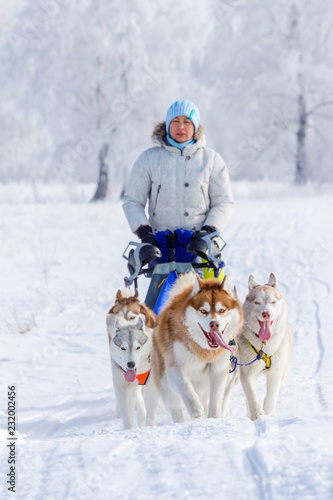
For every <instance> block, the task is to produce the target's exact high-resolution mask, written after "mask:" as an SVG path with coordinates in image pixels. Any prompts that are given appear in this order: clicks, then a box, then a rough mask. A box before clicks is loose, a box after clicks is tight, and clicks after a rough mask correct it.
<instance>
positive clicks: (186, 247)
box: [123, 229, 226, 315]
mask: <svg viewBox="0 0 333 500" xmlns="http://www.w3.org/2000/svg"><path fill="white" fill-rule="evenodd" d="M192 235H193V231H185V230H183V229H179V230H177V231H175V232H171V231H159V232H158V233H156V235H155V237H156V239H157V241H158V243H159V246H158V247H157V246H154V245H151V244H150V243H138V242H135V241H130V242H129V243H128V245H127V247H126V248H125V250H124V252H123V258H124V259H126V260H127V267H128V270H129V272H130V275H129V276H128V277H126V278H125V286H127V287H130V286H131V285H133V286H134V290H135V289H137V288H138V277H139V276H140V275H144V276H145V277H146V278H150V285H149V288H148V291H147V294H146V298H145V300H144V302H145V304H146V305H147V306H148V307H149V308H150V309H152V310H153V311H154V312H155V314H156V315H158V314H159V312H160V311H161V310H162V309H163V307H164V304H165V302H166V301H167V299H168V295H169V291H170V290H171V288H172V286H173V285H174V283H175V282H176V280H177V278H178V276H179V275H181V274H184V273H189V272H193V273H199V274H200V273H201V274H203V276H202V277H203V279H205V278H210V277H216V278H218V279H220V280H222V279H223V267H224V266H225V264H224V262H223V260H222V255H221V252H222V250H223V249H224V248H225V246H226V242H225V241H224V240H223V239H222V238H221V237H220V236H219V235H218V233H217V232H213V233H210V234H208V235H202V236H199V237H197V238H195V239H191V238H192ZM198 257H199V258H200V259H198Z"/></svg>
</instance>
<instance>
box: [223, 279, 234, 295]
mask: <svg viewBox="0 0 333 500" xmlns="http://www.w3.org/2000/svg"><path fill="white" fill-rule="evenodd" d="M221 288H222V290H225V291H226V292H227V293H228V294H229V295H233V291H232V288H231V285H230V281H229V278H228V276H227V275H225V276H224V278H223V281H222V283H221Z"/></svg>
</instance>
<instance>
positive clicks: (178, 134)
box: [169, 116, 194, 142]
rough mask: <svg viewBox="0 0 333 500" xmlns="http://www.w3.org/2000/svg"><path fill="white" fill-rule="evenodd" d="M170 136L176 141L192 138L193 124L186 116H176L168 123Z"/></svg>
mask: <svg viewBox="0 0 333 500" xmlns="http://www.w3.org/2000/svg"><path fill="white" fill-rule="evenodd" d="M169 134H170V137H171V138H172V139H173V140H174V141H176V142H186V141H189V140H190V139H192V137H193V134H194V125H193V123H192V121H191V120H190V119H189V118H187V116H176V118H174V119H173V120H172V121H171V122H170V125H169Z"/></svg>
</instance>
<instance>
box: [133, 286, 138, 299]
mask: <svg viewBox="0 0 333 500" xmlns="http://www.w3.org/2000/svg"><path fill="white" fill-rule="evenodd" d="M134 298H135V299H138V298H139V290H138V289H137V288H136V289H135V294H134Z"/></svg>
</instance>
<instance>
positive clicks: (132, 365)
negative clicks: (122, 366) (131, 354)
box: [127, 361, 135, 369]
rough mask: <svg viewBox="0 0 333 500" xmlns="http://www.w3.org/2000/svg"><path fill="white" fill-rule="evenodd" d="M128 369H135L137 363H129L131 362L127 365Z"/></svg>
mask: <svg viewBox="0 0 333 500" xmlns="http://www.w3.org/2000/svg"><path fill="white" fill-rule="evenodd" d="M127 367H128V368H130V369H132V368H134V367H135V363H134V361H129V362H128V363H127Z"/></svg>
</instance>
